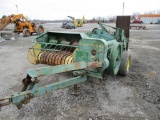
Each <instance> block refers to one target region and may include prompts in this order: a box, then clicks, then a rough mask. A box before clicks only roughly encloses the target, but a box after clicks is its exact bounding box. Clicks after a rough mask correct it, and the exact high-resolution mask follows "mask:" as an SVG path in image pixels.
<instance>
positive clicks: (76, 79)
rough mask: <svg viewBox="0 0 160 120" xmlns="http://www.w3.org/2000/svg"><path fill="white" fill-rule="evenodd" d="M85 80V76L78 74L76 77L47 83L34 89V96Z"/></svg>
mask: <svg viewBox="0 0 160 120" xmlns="http://www.w3.org/2000/svg"><path fill="white" fill-rule="evenodd" d="M86 80H87V76H82V77H81V76H78V77H74V78H70V79H67V80H64V81H60V82H57V83H53V84H49V85H46V86H43V87H40V88H38V89H37V91H35V93H34V96H40V95H43V94H47V93H48V92H52V91H56V90H58V89H62V88H65V87H68V86H71V85H75V84H78V83H81V82H85V81H86Z"/></svg>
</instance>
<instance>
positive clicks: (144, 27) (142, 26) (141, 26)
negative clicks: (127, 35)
mask: <svg viewBox="0 0 160 120" xmlns="http://www.w3.org/2000/svg"><path fill="white" fill-rule="evenodd" d="M133 27H135V28H136V29H137V30H139V29H141V28H142V29H146V25H143V24H140V25H137V24H134V25H133V24H130V29H131V28H133Z"/></svg>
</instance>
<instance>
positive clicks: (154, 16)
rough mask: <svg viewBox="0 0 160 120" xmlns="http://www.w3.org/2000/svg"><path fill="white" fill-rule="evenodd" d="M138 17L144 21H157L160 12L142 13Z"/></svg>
mask: <svg viewBox="0 0 160 120" xmlns="http://www.w3.org/2000/svg"><path fill="white" fill-rule="evenodd" d="M138 18H139V19H140V20H142V21H143V22H144V23H157V22H158V20H160V14H141V15H138Z"/></svg>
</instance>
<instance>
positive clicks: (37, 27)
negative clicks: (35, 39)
mask: <svg viewBox="0 0 160 120" xmlns="http://www.w3.org/2000/svg"><path fill="white" fill-rule="evenodd" d="M39 28H41V29H42V32H40V31H39ZM36 33H37V35H40V34H42V33H44V28H43V26H42V25H37V26H36Z"/></svg>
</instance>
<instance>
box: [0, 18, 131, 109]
mask: <svg viewBox="0 0 160 120" xmlns="http://www.w3.org/2000/svg"><path fill="white" fill-rule="evenodd" d="M129 22H130V17H129V16H122V17H121V16H118V17H117V23H116V24H117V25H116V27H111V26H107V25H105V24H101V23H99V25H100V27H101V29H98V28H94V29H93V30H92V32H89V33H78V32H56V31H50V32H46V33H44V34H42V35H39V36H38V37H36V38H35V39H33V42H34V43H35V45H34V46H33V47H31V48H30V49H29V51H28V55H27V57H28V60H29V62H30V63H32V64H47V65H49V66H46V67H42V68H37V69H29V70H27V76H26V78H24V79H23V80H22V83H23V88H22V90H21V92H19V93H15V94H13V95H11V96H8V97H5V98H0V106H5V105H8V104H10V103H13V104H15V105H16V106H17V107H18V108H21V107H22V104H26V103H28V102H29V101H30V99H31V98H33V97H36V96H40V95H43V94H47V93H49V92H52V91H55V90H58V89H61V88H65V87H68V86H71V85H73V86H74V91H75V94H77V84H79V83H81V82H85V81H86V80H87V79H88V77H90V76H91V77H96V78H98V79H102V78H103V76H104V75H105V74H106V73H108V74H113V75H117V74H118V73H119V74H121V75H127V74H128V73H129V68H130V64H131V63H130V62H131V56H130V54H129V52H128V42H129V39H128V38H129ZM126 23H128V24H126ZM105 26H107V27H109V28H111V29H113V30H114V32H112V33H111V32H109V31H108V30H107V29H106V27H105ZM125 36H126V37H125ZM68 71H72V72H73V77H72V78H70V79H66V80H63V81H59V82H55V83H52V84H48V85H45V86H42V87H39V82H40V78H41V76H48V75H53V74H56V73H62V72H68Z"/></svg>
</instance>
